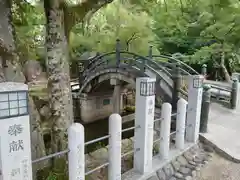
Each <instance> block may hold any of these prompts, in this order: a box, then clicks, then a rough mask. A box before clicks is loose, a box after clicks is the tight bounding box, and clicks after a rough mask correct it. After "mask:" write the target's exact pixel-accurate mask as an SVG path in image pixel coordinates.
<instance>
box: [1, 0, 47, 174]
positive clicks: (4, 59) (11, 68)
mask: <svg viewBox="0 0 240 180" xmlns="http://www.w3.org/2000/svg"><path fill="white" fill-rule="evenodd" d="M10 2H11V1H10V0H0V82H4V81H13V82H22V83H24V82H25V76H24V75H23V73H22V71H21V67H20V65H19V62H18V54H17V52H16V46H15V38H14V26H13V25H12V12H11V3H10ZM29 108H30V123H31V126H30V127H31V129H30V131H31V141H32V144H31V145H32V149H31V150H32V157H33V158H34V159H36V158H40V157H43V156H45V155H46V154H45V146H44V141H43V136H42V133H41V132H40V131H36V128H35V126H36V124H38V118H39V117H37V115H35V113H34V111H32V110H33V109H34V103H33V102H32V98H31V97H29ZM38 116H39V115H38ZM38 127H39V126H38ZM35 137H37V139H36V138H35ZM33 147H34V148H33ZM35 173H36V171H34V173H33V176H34V177H35V175H36V174H35Z"/></svg>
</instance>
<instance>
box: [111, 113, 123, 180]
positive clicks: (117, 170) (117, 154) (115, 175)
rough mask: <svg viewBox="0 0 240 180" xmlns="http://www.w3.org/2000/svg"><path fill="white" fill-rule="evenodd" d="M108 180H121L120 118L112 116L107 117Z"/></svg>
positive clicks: (115, 115) (116, 115)
mask: <svg viewBox="0 0 240 180" xmlns="http://www.w3.org/2000/svg"><path fill="white" fill-rule="evenodd" d="M109 135H110V137H109V150H108V154H109V155H108V157H109V169H108V179H109V180H121V159H122V157H121V156H122V155H121V146H122V117H121V116H120V115H119V114H112V115H111V116H110V117H109Z"/></svg>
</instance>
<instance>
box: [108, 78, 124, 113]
mask: <svg viewBox="0 0 240 180" xmlns="http://www.w3.org/2000/svg"><path fill="white" fill-rule="evenodd" d="M110 84H111V85H113V86H114V91H113V103H112V104H113V113H117V114H120V113H121V84H120V80H118V79H111V80H110Z"/></svg>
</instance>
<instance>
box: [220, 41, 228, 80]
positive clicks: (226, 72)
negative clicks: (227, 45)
mask: <svg viewBox="0 0 240 180" xmlns="http://www.w3.org/2000/svg"><path fill="white" fill-rule="evenodd" d="M221 49H222V52H221V62H220V66H221V68H222V70H223V73H224V77H225V80H226V81H227V82H231V77H230V75H229V73H228V70H227V68H226V66H225V52H224V45H223V44H222V48H221Z"/></svg>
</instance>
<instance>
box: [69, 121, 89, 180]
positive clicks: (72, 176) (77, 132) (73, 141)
mask: <svg viewBox="0 0 240 180" xmlns="http://www.w3.org/2000/svg"><path fill="white" fill-rule="evenodd" d="M68 148H69V153H68V169H69V170H68V171H69V180H77V179H81V180H84V179H85V155H84V148H85V145H84V127H83V125H81V124H79V123H74V124H72V125H71V126H70V128H69V129H68Z"/></svg>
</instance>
